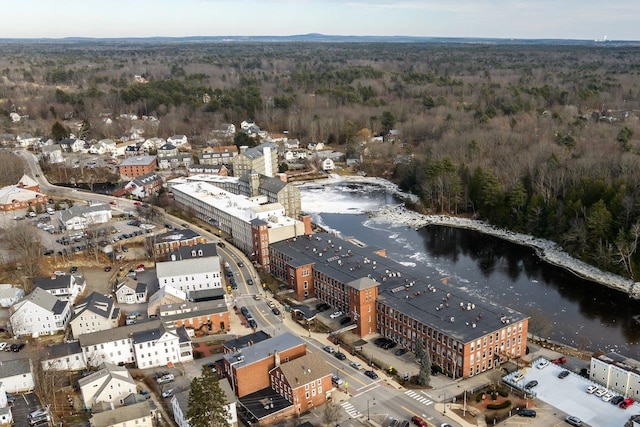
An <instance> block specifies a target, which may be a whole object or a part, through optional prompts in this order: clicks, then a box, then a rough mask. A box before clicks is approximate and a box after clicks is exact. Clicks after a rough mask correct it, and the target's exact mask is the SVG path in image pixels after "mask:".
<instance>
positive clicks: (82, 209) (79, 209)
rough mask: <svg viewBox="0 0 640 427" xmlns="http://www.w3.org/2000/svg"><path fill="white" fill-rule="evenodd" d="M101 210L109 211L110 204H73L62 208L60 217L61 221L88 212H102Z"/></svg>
mask: <svg viewBox="0 0 640 427" xmlns="http://www.w3.org/2000/svg"><path fill="white" fill-rule="evenodd" d="M102 211H111V205H109V204H106V203H99V204H96V205H91V206H86V205H74V206H72V207H70V208H69V209H64V210H62V211H60V219H61V220H62V222H67V221H68V220H70V219H71V218H75V217H77V216H84V215H86V214H88V213H93V212H102Z"/></svg>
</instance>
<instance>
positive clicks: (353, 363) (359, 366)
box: [349, 362, 362, 370]
mask: <svg viewBox="0 0 640 427" xmlns="http://www.w3.org/2000/svg"><path fill="white" fill-rule="evenodd" d="M349 366H351V367H352V368H354V369H357V370H360V369H362V364H361V363H360V362H349Z"/></svg>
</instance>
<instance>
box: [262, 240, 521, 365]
mask: <svg viewBox="0 0 640 427" xmlns="http://www.w3.org/2000/svg"><path fill="white" fill-rule="evenodd" d="M266 267H267V268H268V270H269V272H270V273H271V274H272V275H273V276H275V277H276V278H278V279H279V280H280V281H282V282H283V283H284V284H285V285H286V286H287V287H288V288H290V289H291V290H292V291H293V295H294V296H295V297H296V298H297V299H298V300H305V299H308V298H317V299H318V300H320V301H322V302H324V303H327V304H329V305H330V306H331V307H333V308H334V309H335V310H340V311H342V312H343V313H344V314H345V315H346V316H349V317H350V318H351V321H352V322H353V323H355V324H356V329H355V332H356V333H357V334H358V335H359V336H361V337H363V338H364V337H368V336H371V335H374V334H380V335H382V336H384V337H387V338H389V339H391V340H392V341H394V342H395V343H397V344H399V345H400V346H402V347H405V348H407V349H409V350H411V351H415V348H416V345H417V342H419V341H420V342H421V344H422V346H423V348H425V349H428V350H429V354H430V356H431V360H432V363H433V364H434V365H438V366H440V367H441V368H442V369H443V371H444V372H445V373H447V374H448V375H450V376H452V377H454V378H460V377H471V376H474V375H477V374H479V373H482V372H485V371H487V370H489V369H493V367H494V366H496V365H499V364H500V363H502V362H503V361H504V360H506V359H509V358H517V357H520V356H523V355H524V354H525V350H526V345H527V329H528V317H527V316H525V315H523V314H521V313H518V312H516V311H514V310H512V309H510V308H508V307H499V306H496V305H494V304H491V303H489V302H487V301H484V300H480V299H478V298H475V297H473V296H471V295H469V294H468V293H467V292H465V291H463V290H460V289H459V288H457V287H454V286H451V285H450V284H449V283H448V282H447V280H446V279H443V280H438V279H437V277H438V276H437V274H434V277H436V279H429V276H428V275H427V276H426V277H427V278H426V279H425V274H424V272H416V271H415V269H411V268H407V267H405V266H403V265H402V264H399V263H397V262H395V261H393V260H390V259H388V258H386V257H385V253H384V251H382V250H378V249H374V248H367V247H362V246H360V245H356V244H354V243H351V242H348V241H345V240H343V239H339V238H337V237H335V236H332V235H329V234H326V233H321V234H314V235H309V236H301V237H298V238H296V239H289V240H287V241H283V242H278V243H274V244H271V245H270V246H269V264H268V265H266ZM350 327H352V326H350Z"/></svg>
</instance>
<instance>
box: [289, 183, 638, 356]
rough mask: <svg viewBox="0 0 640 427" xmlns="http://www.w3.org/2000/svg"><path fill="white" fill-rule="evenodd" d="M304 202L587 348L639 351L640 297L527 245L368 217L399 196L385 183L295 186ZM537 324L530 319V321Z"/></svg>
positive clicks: (338, 227)
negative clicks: (576, 272)
mask: <svg viewBox="0 0 640 427" xmlns="http://www.w3.org/2000/svg"><path fill="white" fill-rule="evenodd" d="M301 192H302V207H303V210H304V211H305V212H307V213H309V214H311V216H312V218H313V221H314V222H315V223H317V224H318V225H320V226H322V227H324V228H325V229H326V230H328V231H331V232H335V233H337V234H340V235H341V236H342V237H347V236H352V237H354V238H356V239H358V240H360V241H362V242H363V243H365V244H367V245H369V246H377V247H381V248H384V249H386V250H387V256H388V257H389V258H392V259H394V260H395V261H397V262H400V263H402V264H404V265H405V266H409V267H413V268H416V269H419V270H420V271H419V272H417V275H418V276H422V277H432V278H433V277H438V278H445V277H446V278H447V280H448V282H449V284H451V285H453V286H457V287H460V288H463V289H465V290H466V291H467V292H469V293H470V294H473V295H475V296H477V297H479V298H487V299H489V300H492V301H494V302H496V303H498V304H502V305H506V306H509V307H511V308H513V309H515V310H518V311H520V312H522V313H525V314H528V315H530V316H531V317H532V320H531V323H532V327H531V329H532V331H531V332H534V333H536V334H540V335H543V336H545V337H547V338H549V339H551V340H554V341H558V342H561V343H564V344H567V345H570V346H573V347H577V348H580V349H587V350H592V351H596V350H602V351H607V350H616V351H618V352H620V353H622V354H624V355H627V356H630V357H634V358H640V324H638V323H636V322H635V321H634V320H633V318H632V316H634V315H638V314H640V301H637V300H633V299H630V298H629V297H628V295H627V294H625V293H623V292H620V291H617V290H614V289H610V288H608V287H606V286H603V285H600V284H597V283H594V282H591V281H588V280H584V279H581V278H579V277H577V276H575V275H574V274H573V273H571V272H569V271H567V270H565V269H563V268H560V267H556V266H554V265H551V264H548V263H547V262H544V261H542V260H540V258H539V257H538V256H536V254H535V252H534V250H533V249H531V248H529V247H527V246H522V245H517V244H515V243H511V242H508V241H505V240H502V239H499V238H497V237H493V236H488V235H485V234H482V233H480V232H477V231H473V230H467V229H459V228H452V227H444V226H427V227H423V228H421V229H419V230H415V229H413V228H411V227H407V226H405V225H399V224H393V223H391V222H388V221H386V220H384V219H381V218H371V217H370V216H369V215H367V212H372V211H375V210H376V209H378V208H379V207H381V206H385V205H389V204H398V203H400V200H398V199H397V198H396V197H394V196H393V194H392V193H391V192H390V191H389V190H388V189H385V188H381V187H379V186H376V185H370V184H357V183H345V182H334V183H328V184H324V185H316V184H306V185H303V186H302V187H301ZM536 325H537V326H536Z"/></svg>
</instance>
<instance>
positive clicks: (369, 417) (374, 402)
mask: <svg viewBox="0 0 640 427" xmlns="http://www.w3.org/2000/svg"><path fill="white" fill-rule="evenodd" d="M372 400H373V404H374V405H375V404H376V398H375V397H372V398H371V399H367V421H371V416H370V414H369V402H371V401H372Z"/></svg>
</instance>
